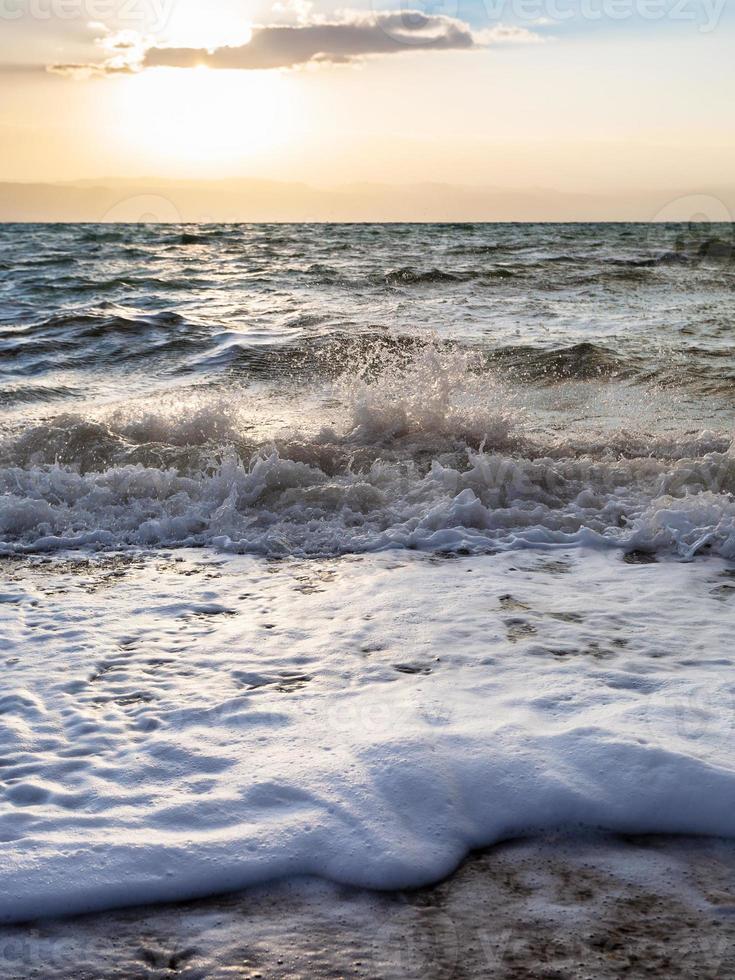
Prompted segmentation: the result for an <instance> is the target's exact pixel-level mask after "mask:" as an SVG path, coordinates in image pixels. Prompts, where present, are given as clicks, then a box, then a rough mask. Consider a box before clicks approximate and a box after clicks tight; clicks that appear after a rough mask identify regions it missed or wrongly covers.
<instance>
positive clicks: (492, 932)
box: [0, 836, 735, 980]
mask: <svg viewBox="0 0 735 980" xmlns="http://www.w3.org/2000/svg"><path fill="white" fill-rule="evenodd" d="M0 972H2V975H3V977H4V978H7V980H16V978H17V980H20V978H23V980H25V978H29V977H43V978H47V980H62V978H63V980H67V978H70V977H74V978H76V980H100V978H120V980H122V978H126V980H127V978H131V980H132V978H141V980H142V978H146V980H153V978H156V980H159V978H160V980H163V978H173V977H180V978H183V980H197V978H210V977H211V978H222V980H224V978H234V977H238V978H240V977H242V978H252V980H259V978H278V980H280V978H287V977H288V978H309V980H326V978H339V977H354V978H383V980H412V978H417V980H418V978H425V980H450V978H456V980H463V978H473V980H474V978H481V977H482V978H485V977H492V978H497V980H531V978H533V980H536V978H538V980H586V978H590V980H608V978H610V980H613V978H616V980H617V978H619V977H634V978H638V977H667V978H687V980H689V978H695V977H696V978H699V980H723V978H728V977H733V976H735V844H734V843H732V842H726V841H721V840H713V839H704V838H700V839H697V838H673V837H661V836H656V837H653V836H652V837H636V838H628V837H625V838H623V837H604V838H595V837H589V836H588V837H582V838H569V837H566V838H564V837H559V838H554V837H548V838H546V839H544V840H538V839H537V840H534V841H514V842H509V843H505V844H502V845H498V846H496V847H494V848H491V849H489V850H487V851H483V852H479V853H476V854H473V855H471V856H470V857H469V858H468V859H467V861H465V863H464V864H463V865H462V867H461V868H460V869H459V870H458V871H457V872H456V873H455V874H454V875H452V876H451V877H450V878H448V879H447V880H446V881H444V882H442V883H440V884H438V885H435V886H433V887H430V888H423V889H418V890H415V891H405V892H385V893H380V892H370V891H365V890H359V889H352V888H345V887H340V886H337V885H333V884H329V883H327V882H322V881H319V880H317V879H296V880H294V881H290V882H283V883H277V884H273V885H269V886H266V887H259V888H254V889H250V890H248V891H244V892H240V893H238V894H233V895H227V896H222V897H214V898H209V899H206V900H202V901H195V902H188V903H183V904H175V905H164V906H159V907H146V908H136V909H128V910H124V911H118V912H108V913H104V914H98V915H90V916H85V917H77V918H73V919H66V920H57V921H49V922H43V923H36V924H33V925H28V926H16V927H12V928H5V929H3V930H0Z"/></svg>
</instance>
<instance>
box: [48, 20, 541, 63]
mask: <svg viewBox="0 0 735 980" xmlns="http://www.w3.org/2000/svg"><path fill="white" fill-rule="evenodd" d="M308 9H309V8H308V7H307V6H306V5H303V7H302V8H301V12H302V15H303V13H305V12H306V11H308ZM537 40H540V37H539V36H538V35H536V34H533V33H532V32H531V31H528V30H526V29H524V28H516V27H503V26H502V25H499V26H497V27H495V28H493V29H492V30H490V31H484V32H481V33H479V34H475V33H473V32H472V30H471V28H470V27H469V25H467V24H465V23H464V22H463V21H460V20H456V19H454V18H452V17H446V16H444V15H440V14H425V13H422V12H420V11H417V10H403V11H381V12H374V13H362V12H358V11H345V12H344V13H342V14H341V15H340V17H339V19H335V20H326V19H325V20H320V19H313V20H311V21H310V22H309V21H304V20H299V22H297V23H292V24H277V25H271V26H266V27H254V28H253V30H252V35H251V37H250V39H249V40H248V42H247V43H246V44H240V45H236V46H232V47H220V48H214V49H207V48H191V47H163V46H157V45H155V44H149V45H148V46H146V45H136V44H134V43H129V39H128V38H126V43H125V46H123V45H122V44H121V43H119V42H118V43H117V44H116V45H111V44H110V42H109V39H108V40H106V41H104V40H103V42H102V43H103V46H104V47H106V49H107V50H109V51H111V53H112V57H111V58H110V59H109V60H108V61H106V62H104V63H102V64H91V65H86V66H85V65H53V66H51V67H50V68H49V70H50V71H53V72H56V73H60V74H71V75H76V76H79V74H80V72H82V71H85V70H86V71H87V73H88V74H111V73H120V72H131V71H143V70H145V69H146V68H162V67H166V68H195V67H199V66H205V67H207V68H215V69H231V70H232V69H236V70H243V71H264V70H270V69H276V68H295V67H298V66H302V65H307V64H314V63H329V64H345V63H349V62H351V61H354V60H356V59H359V58H363V57H367V56H371V55H390V54H401V53H404V52H406V51H468V50H473V49H476V48H482V47H487V46H489V45H491V44H507V43H528V42H530V41H537Z"/></svg>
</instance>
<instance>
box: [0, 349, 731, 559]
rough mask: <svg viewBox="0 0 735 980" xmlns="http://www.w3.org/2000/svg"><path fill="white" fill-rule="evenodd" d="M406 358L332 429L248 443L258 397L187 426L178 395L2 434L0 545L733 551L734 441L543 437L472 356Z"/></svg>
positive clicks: (204, 405)
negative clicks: (155, 405)
mask: <svg viewBox="0 0 735 980" xmlns="http://www.w3.org/2000/svg"><path fill="white" fill-rule="evenodd" d="M398 353H399V354H400V356H397V352H396V350H394V349H391V348H386V349H384V350H383V353H382V355H381V357H379V358H377V360H376V357H375V356H374V357H373V358H372V359H371V360H368V361H367V362H363V363H362V365H361V368H360V369H358V367H357V365H356V366H355V368H354V369H353V370H350V371H348V372H345V373H343V374H342V375H341V376H340V377H339V378H338V379H337V380H336V382H335V384H334V386H333V389H332V398H331V400H330V402H329V404H330V405H331V409H330V410H329V414H330V415H333V416H335V420H334V421H333V422H332V424H323V423H324V418H323V417H321V418H320V417H319V416H318V415H317V416H316V421H317V423H318V422H321V423H322V424H317V425H315V426H314V427H312V429H311V430H304V429H303V428H302V429H301V430H299V429H295V428H293V427H292V428H290V429H288V430H286V431H284V432H281V433H276V434H272V435H271V436H270V437H268V438H266V439H263V438H258V437H257V436H256V435H255V434H254V433H253V432H252V426H251V425H249V424H248V419H249V418H250V416H249V409H250V403H249V402H248V401H247V400H245V401H244V402H242V403H238V401H237V399H234V398H228V397H227V396H226V395H222V394H220V395H219V396H212V397H210V398H206V397H203V396H202V397H200V401H199V404H198V406H197V405H196V404H195V403H190V404H189V405H188V406H187V409H188V410H187V411H186V412H185V413H182V412H181V405H180V403H179V402H178V401H176V400H174V401H172V402H170V403H169V404H168V407H166V405H165V403H162V405H160V406H159V408H158V410H157V411H156V410H154V409H151V408H145V407H140V406H138V407H135V406H128V407H127V408H123V409H117V410H116V411H114V412H112V413H110V414H109V415H108V417H107V418H104V419H94V420H93V419H85V418H84V417H80V416H73V415H68V416H60V417H57V418H56V419H54V420H51V421H49V422H46V423H43V424H40V425H38V426H35V427H30V428H28V429H26V430H24V431H23V432H21V433H20V434H16V435H15V436H13V437H12V438H7V439H6V440H5V442H4V444H3V445H2V449H1V451H0V463H2V468H1V469H0V494H1V496H0V542H1V543H0V547H1V548H2V550H3V551H6V552H12V551H43V550H48V549H54V548H68V547H80V546H84V545H94V546H99V547H105V548H124V547H131V546H138V547H153V546H166V547H173V546H192V545H209V546H212V547H214V548H218V549H222V550H224V551H236V552H252V553H260V554H268V555H285V554H292V555H304V556H309V555H337V554H343V553H346V552H364V551H376V550H381V549H386V548H409V549H421V550H430V551H460V552H462V551H470V552H479V551H489V550H495V549H507V548H515V547H526V546H534V547H539V546H540V547H552V546H555V545H565V546H568V545H570V544H574V543H579V544H585V545H592V544H595V545H598V546H601V547H615V548H621V549H625V550H631V549H636V550H646V551H652V552H666V553H671V554H673V555H678V556H679V557H684V558H691V557H692V556H694V555H695V554H697V553H698V552H701V551H704V550H709V551H712V552H716V553H718V554H720V555H723V556H725V557H735V497H734V496H733V495H734V494H735V455H734V454H733V452H732V448H731V446H730V438H729V436H725V435H722V434H718V433H712V432H704V433H700V434H699V435H698V436H691V435H690V436H681V437H678V438H677V437H675V436H668V437H659V438H652V437H647V436H646V435H645V434H642V433H638V434H636V433H629V432H625V431H623V430H620V431H618V432H616V433H611V434H609V435H608V436H606V437H603V436H601V435H600V434H599V433H598V434H594V433H588V434H586V435H582V436H578V437H577V438H576V439H573V438H566V439H565V438H559V439H557V440H556V441H553V440H551V439H549V438H548V436H546V437H542V436H541V435H539V434H538V433H534V432H533V431H532V429H531V427H530V426H529V424H528V422H527V419H526V416H525V413H524V409H523V406H522V405H520V404H519V403H518V396H517V394H514V393H513V391H512V390H511V389H509V388H507V387H506V386H504V385H503V384H502V383H500V382H499V381H498V380H497V379H493V378H492V377H491V376H488V375H487V373H483V372H482V371H479V370H477V360H478V356H477V355H473V354H471V353H468V352H466V351H460V350H447V349H442V348H439V347H436V346H434V345H425V346H423V347H420V348H418V349H415V350H414V351H412V352H411V353H410V354H409V353H407V352H406V351H405V350H403V349H400V348H399V351H398ZM583 353H585V352H583ZM587 353H588V352H587ZM373 354H375V352H374V351H373ZM321 411H323V408H322V409H321Z"/></svg>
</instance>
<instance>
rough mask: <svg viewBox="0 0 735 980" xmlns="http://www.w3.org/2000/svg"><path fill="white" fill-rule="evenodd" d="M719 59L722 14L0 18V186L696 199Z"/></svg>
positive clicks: (585, 5)
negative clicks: (420, 186) (652, 192)
mask: <svg viewBox="0 0 735 980" xmlns="http://www.w3.org/2000/svg"><path fill="white" fill-rule="evenodd" d="M345 3H346V4H348V5H347V6H345ZM733 41H735V0H425V2H421V0H372V2H368V3H365V2H360V0H355V2H353V3H350V0H344V2H343V3H339V4H330V3H328V2H323V0H317V2H314V3H309V2H307V0H277V2H273V3H263V2H250V0H207V2H206V3H204V2H196V0H0V139H1V140H2V146H3V152H2V154H1V155H0V180H10V181H70V180H78V179H91V178H95V179H97V178H109V177H122V178H132V177H142V176H151V177H152V176H155V177H161V178H163V177H167V178H198V179H199V178H222V177H234V176H247V177H266V178H268V179H270V180H286V181H298V182H306V183H308V184H311V185H316V186H321V187H327V186H332V187H333V186H338V185H341V184H344V183H356V182H384V183H390V184H404V183H405V184H416V183H420V182H445V183H450V184H453V185H471V186H477V187H479V186H487V187H493V188H501V189H502V188H509V189H519V190H524V189H539V188H540V189H543V188H549V189H554V190H558V191H571V190H573V191H575V192H580V193H590V194H595V193H619V194H625V193H626V192H628V191H630V192H632V191H633V190H637V189H641V188H661V187H671V188H674V189H680V190H682V191H686V192H688V193H691V194H697V193H707V192H708V191H709V190H710V189H711V188H713V187H718V186H723V185H729V184H732V174H733V173H734V172H735V170H734V168H733V164H734V163H735V125H733V122H734V120H733V113H734V111H735V110H734V109H733V107H734V106H735V68H733V58H732V51H733V49H734V48H733Z"/></svg>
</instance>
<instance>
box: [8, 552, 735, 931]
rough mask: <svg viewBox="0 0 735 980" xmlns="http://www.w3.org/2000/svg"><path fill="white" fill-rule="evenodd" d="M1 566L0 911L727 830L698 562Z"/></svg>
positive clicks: (504, 557)
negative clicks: (601, 837)
mask: <svg viewBox="0 0 735 980" xmlns="http://www.w3.org/2000/svg"><path fill="white" fill-rule="evenodd" d="M4 562H5V569H6V572H7V574H6V584H5V585H4V587H3V592H2V596H1V597H0V598H1V600H2V601H1V602H0V622H1V625H2V629H1V630H0V635H2V637H3V640H2V653H3V655H4V659H5V669H6V681H5V689H4V693H3V696H2V700H1V702H0V708H1V709H2V714H1V715H0V725H1V727H2V742H3V747H4V750H3V758H2V764H3V778H4V783H3V788H2V795H3V809H2V815H1V816H0V837H1V838H2V842H3V843H2V849H3V857H4V860H3V862H2V866H0V896H2V897H1V898H0V916H1V917H2V918H3V920H5V921H18V920H23V919H27V918H33V917H37V916H43V915H56V914H68V913H74V912H79V911H87V910H94V909H102V908H110V907H115V906H122V905H132V904H140V903H144V902H151V901H163V900H178V899H184V898H189V897H193V896H200V895H206V894H211V893H213V892H217V891H227V890H234V889H238V888H242V887H244V886H246V885H251V884H254V883H258V882H264V881H268V880H272V879H274V878H279V877H283V876H292V875H300V874H307V875H318V876H321V877H325V878H329V879H331V880H333V881H336V882H342V883H348V884H352V885H360V886H367V887H371V888H382V889H388V888H400V887H406V886H416V885H421V884H425V883H427V882H431V881H434V880H437V879H439V878H441V877H442V876H443V875H446V874H447V873H449V872H450V871H451V870H453V868H455V867H456V866H457V864H458V863H459V862H460V861H461V859H462V857H463V856H464V855H465V854H466V853H467V851H468V850H470V849H472V848H476V847H480V846H483V845H487V844H490V843H492V842H494V841H498V840H501V839H504V838H507V837H511V836H515V835H518V834H524V833H532V832H537V831H546V830H549V829H550V828H556V827H564V828H579V827H588V828H589V827H593V828H604V829H607V830H614V831H623V832H630V833H639V832H664V833H688V834H710V835H725V836H735V816H734V814H735V770H734V768H733V763H732V760H733V721H732V719H733V713H732V706H733V701H734V699H735V683H733V682H731V681H729V680H727V677H728V673H727V671H728V668H730V667H731V666H732V664H731V659H730V657H729V655H728V653H727V652H726V651H728V650H729V648H730V643H729V639H730V638H729V626H728V623H727V621H726V616H725V615H724V611H725V609H726V608H727V607H726V605H725V604H727V603H730V602H731V601H733V600H732V581H733V580H732V577H731V576H730V575H729V574H728V569H727V567H726V566H725V564H724V563H723V562H722V561H719V560H717V559H711V560H709V561H707V562H703V563H695V564H693V565H692V564H689V565H684V564H681V563H661V564H626V563H624V562H622V561H621V560H620V557H619V555H617V553H614V554H608V553H603V552H598V551H586V552H585V551H581V552H577V551H564V550H557V551H556V552H554V554H553V555H544V554H541V555H539V554H533V553H531V552H522V553H519V552H514V553H506V554H499V555H493V556H482V557H479V556H478V557H473V558H470V559H462V560H446V559H441V558H439V557H435V558H431V557H426V556H421V555H410V554H407V553H405V552H403V553H400V554H396V553H390V554H384V555H372V556H356V557H353V558H342V559H340V561H339V562H336V561H308V562H304V561H297V560H293V559H289V560H286V561H282V562H275V563H273V562H270V563H267V562H263V561H262V560H260V559H255V558H249V557H225V558H223V557H220V558H216V557H215V556H212V555H207V554H206V553H202V552H181V553H178V555H176V556H165V555H161V554H159V555H158V556H157V557H152V556H148V557H145V556H143V555H140V554H139V555H130V554H129V555H128V556H127V557H125V556H120V557H108V558H102V557H100V558H97V559H93V560H89V559H80V558H67V559H64V560H63V561H62V560H55V561H53V562H50V563H49V562H43V561H39V560H38V559H32V560H28V559H19V558H15V559H5V560H4ZM77 572H79V573H80V574H76V573H77ZM684 595H686V596H687V597H688V600H687V602H686V603H683V602H682V596H684Z"/></svg>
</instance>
